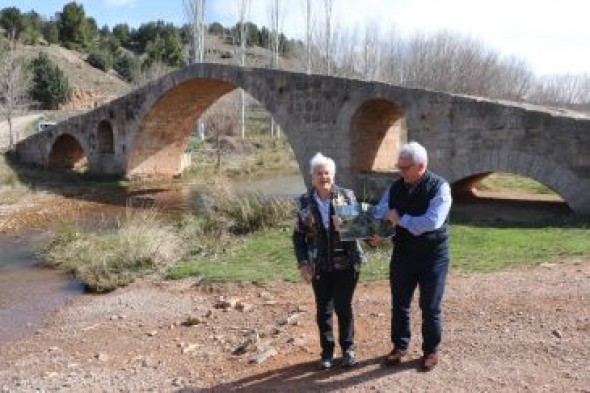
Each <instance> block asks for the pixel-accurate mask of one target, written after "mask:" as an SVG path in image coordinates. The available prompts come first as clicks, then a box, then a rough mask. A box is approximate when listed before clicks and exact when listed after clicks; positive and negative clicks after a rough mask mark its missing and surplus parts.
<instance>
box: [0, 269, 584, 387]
mask: <svg viewBox="0 0 590 393" xmlns="http://www.w3.org/2000/svg"><path fill="white" fill-rule="evenodd" d="M589 262H590V261H588V260H587V259H579V260H569V261H563V263H560V264H545V265H541V266H537V267H532V268H524V269H518V270H511V271H505V272H500V273H493V274H459V273H456V272H455V273H453V274H451V277H450V280H449V283H448V291H447V295H446V300H445V310H446V316H445V320H446V325H445V327H446V332H445V337H444V343H443V347H442V352H441V355H442V357H441V364H440V366H439V367H438V368H437V369H435V370H434V371H432V372H431V373H427V374H424V373H419V372H418V359H419V356H420V352H419V345H420V340H419V339H418V337H419V334H418V333H419V324H418V322H417V321H418V317H419V315H418V313H417V310H414V315H413V330H414V332H415V333H416V335H415V337H416V339H415V340H414V342H413V344H412V346H411V353H410V356H409V357H408V358H407V361H406V362H405V363H403V364H402V365H401V366H399V367H396V368H387V367H383V366H382V365H381V363H382V357H383V355H385V353H386V352H387V351H388V350H389V349H390V344H389V340H388V332H389V329H388V326H389V289H388V284H387V282H384V281H378V282H366V283H361V284H360V285H359V288H358V290H357V292H356V294H355V300H354V308H355V318H356V333H357V346H358V350H357V352H358V357H359V359H360V364H359V365H358V367H356V368H354V369H352V370H349V371H348V370H344V369H341V368H340V367H336V368H335V369H334V370H331V371H316V362H317V360H318V356H319V349H318V339H317V337H316V328H315V322H314V306H313V297H312V292H311V288H309V287H308V286H306V285H305V284H302V283H299V284H293V283H285V282H271V283H263V284H259V283H232V284H206V283H199V282H198V280H195V279H191V280H183V281H177V282H158V281H150V280H147V281H143V282H141V283H136V284H134V285H131V286H129V287H127V288H124V289H120V290H117V291H115V292H113V293H110V294H107V295H94V296H93V295H85V296H81V297H78V298H75V299H74V300H72V301H70V302H69V304H67V305H66V306H65V307H64V308H62V309H61V310H59V311H57V312H55V313H54V314H52V315H51V316H50V317H49V318H48V319H47V321H46V322H45V323H44V324H43V325H42V326H40V327H39V328H38V329H37V331H36V332H35V333H34V334H33V335H32V336H29V337H26V338H24V339H21V340H19V341H17V342H12V343H7V344H4V345H2V346H0V389H1V390H0V391H5V392H13V391H14V392H31V391H46V392H52V391H68V392H70V391H71V392H81V391H107V392H111V391H129V392H138V391H178V392H207V391H211V392H225V391H234V390H239V391H246V392H269V391H277V392H284V391H293V392H307V391H323V392H330V391H355V392H365V391H371V392H373V391H376V392H389V391H453V392H461V391H478V392H484V391H546V392H555V391H563V392H576V391H578V392H588V391H589V390H588V389H589V387H590V361H589V358H588V348H590V313H589V310H590V285H588V284H589V283H590V263H589Z"/></svg>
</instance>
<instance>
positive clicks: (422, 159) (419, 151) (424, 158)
mask: <svg viewBox="0 0 590 393" xmlns="http://www.w3.org/2000/svg"><path fill="white" fill-rule="evenodd" d="M399 156H400V158H409V159H411V160H412V162H413V163H415V164H424V166H426V165H427V164H428V153H426V149H425V148H424V146H422V145H421V144H419V143H418V142H415V141H412V142H410V143H406V144H405V145H403V146H402V148H401V149H400V151H399Z"/></svg>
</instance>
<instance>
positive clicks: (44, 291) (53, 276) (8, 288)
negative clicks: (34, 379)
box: [0, 175, 305, 345]
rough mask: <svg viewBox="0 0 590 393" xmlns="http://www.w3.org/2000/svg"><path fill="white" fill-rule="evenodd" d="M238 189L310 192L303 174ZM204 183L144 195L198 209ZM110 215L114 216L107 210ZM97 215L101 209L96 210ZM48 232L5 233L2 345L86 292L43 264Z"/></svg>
mask: <svg viewBox="0 0 590 393" xmlns="http://www.w3.org/2000/svg"><path fill="white" fill-rule="evenodd" d="M233 187H234V188H235V189H236V190H237V191H245V192H259V193H262V194H264V195H279V196H288V197H292V196H295V195H297V194H301V193H302V192H303V191H304V190H305V185H304V183H303V179H302V178H301V176H299V175H289V176H281V177H276V178H270V179H261V180H258V181H254V182H248V183H237V184H234V185H233ZM198 194H199V186H187V187H184V188H181V189H179V190H174V191H162V192H155V193H143V194H142V195H141V196H139V197H135V198H136V199H139V204H141V202H142V200H143V201H147V202H149V204H147V205H150V206H153V207H155V208H156V209H158V210H164V211H168V212H187V211H191V210H193V208H194V203H195V198H196V195H198ZM104 212H105V214H106V215H109V214H113V213H112V212H111V210H109V209H107V208H105V209H104ZM95 214H96V212H95ZM42 237H43V234H42V233H33V232H31V233H26V234H25V233H21V234H19V235H18V236H15V235H12V236H8V235H0V345H2V344H5V343H7V342H9V341H12V340H15V339H18V338H21V337H24V336H26V335H28V334H31V333H32V332H34V331H35V329H37V328H38V327H39V325H40V324H41V323H42V321H43V319H44V318H45V317H46V316H47V314H48V313H50V312H51V311H53V310H55V309H58V308H59V307H60V306H62V305H63V304H64V303H65V302H66V301H67V300H68V299H69V298H72V297H74V296H81V295H82V294H83V286H82V285H81V284H80V283H78V282H76V281H74V280H72V279H71V278H69V277H67V276H65V275H64V274H62V273H59V272H57V271H55V270H51V269H45V268H42V267H40V266H39V264H38V260H37V258H36V256H35V253H34V251H33V249H34V247H35V246H37V245H38V244H39V243H40V242H41V241H42Z"/></svg>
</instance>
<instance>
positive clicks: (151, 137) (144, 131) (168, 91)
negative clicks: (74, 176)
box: [127, 66, 288, 176]
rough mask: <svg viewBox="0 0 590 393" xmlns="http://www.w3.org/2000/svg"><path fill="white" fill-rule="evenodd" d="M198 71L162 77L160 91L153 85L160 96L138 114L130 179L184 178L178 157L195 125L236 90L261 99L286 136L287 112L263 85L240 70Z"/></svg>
mask: <svg viewBox="0 0 590 393" xmlns="http://www.w3.org/2000/svg"><path fill="white" fill-rule="evenodd" d="M197 70H198V68H196V66H190V67H186V68H184V69H182V70H179V71H177V72H175V73H172V74H169V75H168V76H166V77H164V78H162V79H161V80H160V81H159V82H158V84H157V86H151V88H152V89H153V90H155V91H157V92H158V93H157V94H155V95H153V96H151V97H150V99H148V100H146V101H145V102H144V103H143V105H142V107H141V109H140V110H139V116H137V122H138V127H137V129H136V131H135V135H134V136H133V137H132V138H131V140H132V141H133V142H132V144H131V146H130V149H129V156H128V160H127V173H128V174H129V175H131V176H133V175H134V174H135V173H137V174H143V173H152V174H155V175H175V174H178V173H180V171H181V164H180V158H181V157H182V153H183V152H184V150H185V148H186V146H187V144H188V141H189V139H190V137H191V135H192V133H193V130H194V124H195V123H196V121H197V120H198V119H199V118H200V117H201V116H202V115H203V113H204V112H205V111H206V110H207V109H208V108H209V107H210V106H211V105H213V104H214V103H215V102H217V101H218V100H219V99H220V98H221V97H222V96H224V95H226V94H228V93H230V92H232V91H234V90H235V89H238V88H242V89H243V90H244V91H245V93H247V94H248V95H250V96H251V97H252V98H253V99H255V100H257V101H258V102H259V103H260V104H261V105H262V106H263V107H264V109H265V110H266V111H267V112H269V113H270V115H271V116H273V118H274V119H275V121H276V123H278V125H279V126H280V127H281V129H282V130H283V131H285V134H287V135H288V130H287V129H286V127H285V124H284V121H282V120H281V119H282V118H285V116H286V113H284V112H281V110H280V109H278V108H276V107H274V105H273V104H272V99H271V98H270V96H269V94H268V92H266V91H265V90H266V89H265V85H264V83H261V81H256V80H254V81H253V80H246V79H245V78H244V77H243V75H242V73H243V70H241V69H239V70H236V71H235V72H233V73H220V74H217V73H216V72H211V73H209V74H206V75H205V74H203V73H198V72H196V71H197ZM253 79H255V78H253ZM257 82H258V83H257Z"/></svg>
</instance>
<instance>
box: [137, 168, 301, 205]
mask: <svg viewBox="0 0 590 393" xmlns="http://www.w3.org/2000/svg"><path fill="white" fill-rule="evenodd" d="M231 187H232V189H233V190H234V191H236V192H238V193H240V192H256V193H260V194H262V195H269V196H270V195H272V196H278V197H286V198H295V197H296V196H298V195H301V194H302V193H304V192H305V183H304V182H303V178H302V177H301V176H299V175H288V176H280V177H273V178H268V179H261V180H256V181H251V182H243V183H232V185H231ZM203 189H204V186H203V185H190V186H186V187H183V188H180V189H177V190H167V191H159V192H148V193H142V194H136V195H133V196H131V197H129V198H128V200H129V204H130V205H132V206H136V207H152V206H153V207H156V208H158V209H160V210H163V211H166V212H168V213H175V212H176V213H182V212H189V211H195V210H196V211H198V210H199V208H198V206H199V204H200V203H202V199H201V198H202V191H203Z"/></svg>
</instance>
